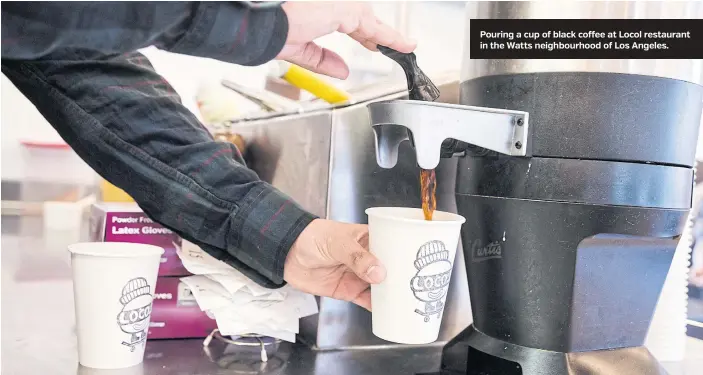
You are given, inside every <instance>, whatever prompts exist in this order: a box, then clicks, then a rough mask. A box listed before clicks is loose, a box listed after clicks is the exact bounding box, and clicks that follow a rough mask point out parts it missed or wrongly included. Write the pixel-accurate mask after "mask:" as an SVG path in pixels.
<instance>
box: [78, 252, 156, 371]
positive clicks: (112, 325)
mask: <svg viewBox="0 0 703 375" xmlns="http://www.w3.org/2000/svg"><path fill="white" fill-rule="evenodd" d="M68 250H69V251H70V252H71V266H72V269H73V293H74V299H75V308H76V331H77V335H78V360H79V362H80V364H81V365H83V366H86V367H91V368H96V369H120V368H127V367H131V366H135V365H138V364H139V363H141V362H142V361H143V360H144V346H145V344H146V337H147V332H148V331H149V322H150V318H151V307H152V302H153V297H154V286H155V285H156V276H157V274H158V270H159V264H160V261H161V254H163V253H164V250H163V249H162V248H160V247H158V246H152V245H143V244H137V243H122V242H96V243H79V244H74V245H70V246H69V247H68Z"/></svg>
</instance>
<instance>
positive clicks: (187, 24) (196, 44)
mask: <svg viewBox="0 0 703 375" xmlns="http://www.w3.org/2000/svg"><path fill="white" fill-rule="evenodd" d="M274 5H275V4H274ZM287 35H288V18H287V17H286V14H285V12H284V11H283V10H282V9H281V7H280V6H269V7H260V8H258V7H255V8H251V7H250V6H248V5H247V4H246V3H245V2H226V1H225V2H141V1H137V2H3V3H2V58H3V59H12V60H37V59H44V58H46V57H47V56H50V55H52V54H55V53H57V52H61V51H66V50H91V51H94V52H96V53H98V54H102V55H115V54H121V53H127V52H131V51H135V50H137V49H140V48H143V47H147V46H150V45H155V46H157V47H158V48H161V49H164V50H167V51H170V52H175V53H182V54H187V55H192V56H200V57H209V58H213V59H218V60H221V61H225V62H230V63H234V64H240V65H260V64H262V63H265V62H267V61H269V60H271V59H273V58H274V57H275V56H276V55H277V54H278V53H279V52H280V51H281V48H282V47H283V45H284V43H285V42H286V37H287Z"/></svg>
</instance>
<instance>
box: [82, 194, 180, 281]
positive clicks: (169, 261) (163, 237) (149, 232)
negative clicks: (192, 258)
mask: <svg viewBox="0 0 703 375" xmlns="http://www.w3.org/2000/svg"><path fill="white" fill-rule="evenodd" d="M90 237H91V241H94V242H131V243H141V244H147V245H155V246H159V247H161V248H163V249H164V254H163V255H162V256H161V265H160V266H159V277H161V276H188V275H190V273H189V272H188V270H187V269H186V268H185V267H184V266H183V262H181V260H180V258H179V257H178V250H177V248H178V247H179V246H180V243H181V238H180V237H179V236H178V235H177V234H175V233H173V232H172V231H171V230H169V229H167V228H164V227H163V226H162V225H160V224H158V223H156V222H154V221H153V220H151V219H150V218H149V217H148V216H147V215H146V214H145V213H144V212H143V211H142V210H141V208H139V206H138V205H137V204H136V203H102V202H101V203H96V204H94V205H93V207H92V210H91V216H90Z"/></svg>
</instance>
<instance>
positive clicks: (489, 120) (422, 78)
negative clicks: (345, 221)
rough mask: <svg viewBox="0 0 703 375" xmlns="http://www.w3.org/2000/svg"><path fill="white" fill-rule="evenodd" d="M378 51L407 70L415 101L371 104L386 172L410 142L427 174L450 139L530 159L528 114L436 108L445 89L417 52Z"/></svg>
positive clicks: (447, 106) (450, 106)
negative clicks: (402, 146) (432, 77)
mask: <svg viewBox="0 0 703 375" xmlns="http://www.w3.org/2000/svg"><path fill="white" fill-rule="evenodd" d="M378 49H379V50H380V51H381V53H383V54H384V55H386V56H388V57H389V58H391V59H393V60H394V61H395V62H397V63H398V64H399V65H400V66H401V67H402V68H403V70H404V71H405V77H406V79H407V82H408V91H409V98H410V100H394V101H385V102H376V103H371V104H369V105H368V109H369V115H370V117H371V125H372V126H373V130H374V133H375V135H376V137H375V138H376V140H375V145H376V162H377V163H378V165H379V166H380V167H382V168H386V169H390V168H393V167H394V166H395V164H396V163H397V162H398V147H399V146H400V143H401V142H403V141H406V140H411V141H413V145H414V146H415V152H416V154H417V163H418V164H419V165H420V168H423V169H434V168H435V167H437V165H438V164H439V159H440V157H441V156H442V143H443V142H444V141H445V140H448V139H449V140H458V141H462V142H466V143H468V144H472V145H475V146H479V147H483V148H486V149H489V150H493V151H496V152H499V153H502V154H506V155H515V156H525V155H526V150H527V132H528V127H529V122H528V113H527V112H521V111H511V110H505V109H494V108H483V107H470V106H463V105H454V104H441V103H434V101H435V100H436V99H437V98H438V97H439V94H440V93H439V90H438V89H437V87H436V86H435V85H434V84H433V83H432V81H431V80H430V79H429V77H427V75H426V74H425V73H424V72H423V71H422V70H421V69H420V67H419V66H418V65H417V59H416V57H415V54H414V53H400V52H398V51H395V50H393V49H391V48H388V47H384V46H378ZM449 151H452V150H449ZM449 154H450V155H451V154H452V152H449Z"/></svg>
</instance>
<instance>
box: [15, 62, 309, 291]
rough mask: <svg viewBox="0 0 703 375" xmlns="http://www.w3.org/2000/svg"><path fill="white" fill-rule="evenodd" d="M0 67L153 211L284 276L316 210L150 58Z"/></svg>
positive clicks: (243, 260) (247, 263)
mask: <svg viewBox="0 0 703 375" xmlns="http://www.w3.org/2000/svg"><path fill="white" fill-rule="evenodd" d="M2 72H3V73H4V74H5V75H6V76H7V77H8V78H9V79H10V80H11V81H12V82H13V83H14V84H15V85H16V86H17V88H18V89H19V90H20V91H21V92H22V93H23V94H24V95H25V96H27V98H28V99H29V100H30V101H31V102H32V103H33V104H34V105H35V106H36V107H37V108H38V109H39V111H40V112H41V113H42V115H43V116H44V117H45V118H46V119H47V120H48V121H49V122H50V123H51V124H52V125H53V126H54V127H55V128H56V130H57V131H58V132H59V134H60V135H61V137H62V138H63V139H64V140H66V142H67V143H68V144H69V145H71V147H72V148H73V149H74V150H75V151H76V153H77V154H78V155H79V156H80V157H81V158H82V159H83V160H85V161H86V163H88V165H90V166H91V167H92V168H93V169H95V170H96V171H97V172H98V173H99V174H100V175H102V176H103V177H105V178H106V179H107V180H108V181H110V182H112V183H113V184H115V185H116V186H118V187H120V188H122V189H124V190H125V191H126V192H127V193H128V194H130V195H131V196H132V197H133V198H134V199H135V200H136V201H137V203H138V204H139V205H140V206H141V208H142V209H143V210H144V211H145V212H146V213H147V214H148V215H149V216H150V217H151V218H153V219H154V220H155V221H157V222H159V223H161V224H163V225H164V226H166V227H168V228H170V229H172V230H173V231H175V232H176V233H178V234H179V235H181V236H182V237H183V238H185V239H186V240H189V241H191V242H194V243H195V244H197V245H199V246H201V247H202V248H203V249H204V250H205V251H207V252H208V253H209V254H211V255H213V256H214V257H216V258H218V259H221V260H223V261H225V262H227V263H229V264H230V265H232V266H233V267H235V268H237V269H239V270H240V271H242V272H243V273H244V274H246V275H247V276H249V277H250V278H252V279H253V280H255V281H257V282H258V283H260V284H261V285H263V286H266V287H277V286H281V285H283V284H284V281H283V265H284V262H285V259H286V256H287V254H288V251H289V249H290V247H291V245H292V244H293V243H294V241H295V240H296V238H297V237H298V235H299V234H300V233H301V232H302V230H303V229H304V228H305V227H306V226H307V225H308V224H309V223H310V222H311V221H312V220H313V219H314V216H313V215H311V214H310V213H308V212H306V211H305V210H304V209H302V208H301V207H299V206H298V205H297V204H296V203H295V202H293V201H291V200H290V199H289V198H288V197H287V196H286V195H284V194H283V193H281V192H279V191H278V190H276V189H275V188H273V187H272V186H271V185H269V184H267V183H265V182H263V181H260V180H259V178H258V177H257V175H256V174H255V173H254V172H252V171H251V170H249V169H247V168H246V166H245V165H244V162H243V160H242V157H241V155H240V154H239V151H237V149H236V147H235V146H234V145H232V144H229V143H223V142H215V141H213V139H212V137H211V135H210V133H209V132H208V131H207V130H206V129H205V128H204V127H203V126H202V124H200V123H199V122H198V120H197V119H196V118H195V117H194V116H193V114H192V113H191V112H190V111H189V110H188V109H186V108H185V107H184V106H183V105H182V104H181V101H180V98H179V97H178V95H177V94H176V92H175V91H174V90H173V88H172V87H171V86H170V85H169V84H168V83H167V82H166V81H165V80H164V79H163V78H162V77H161V76H159V75H158V74H157V73H156V72H155V71H154V70H153V68H152V67H151V65H150V64H149V62H148V60H147V59H146V57H144V56H143V55H141V54H139V53H132V54H126V55H120V56H117V57H114V58H111V59H105V58H101V59H98V60H90V59H85V58H81V59H74V58H72V56H71V55H70V54H66V55H62V56H61V59H56V60H44V61H33V62H26V61H11V60H4V59H3V61H2ZM3 126H21V124H3Z"/></svg>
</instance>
